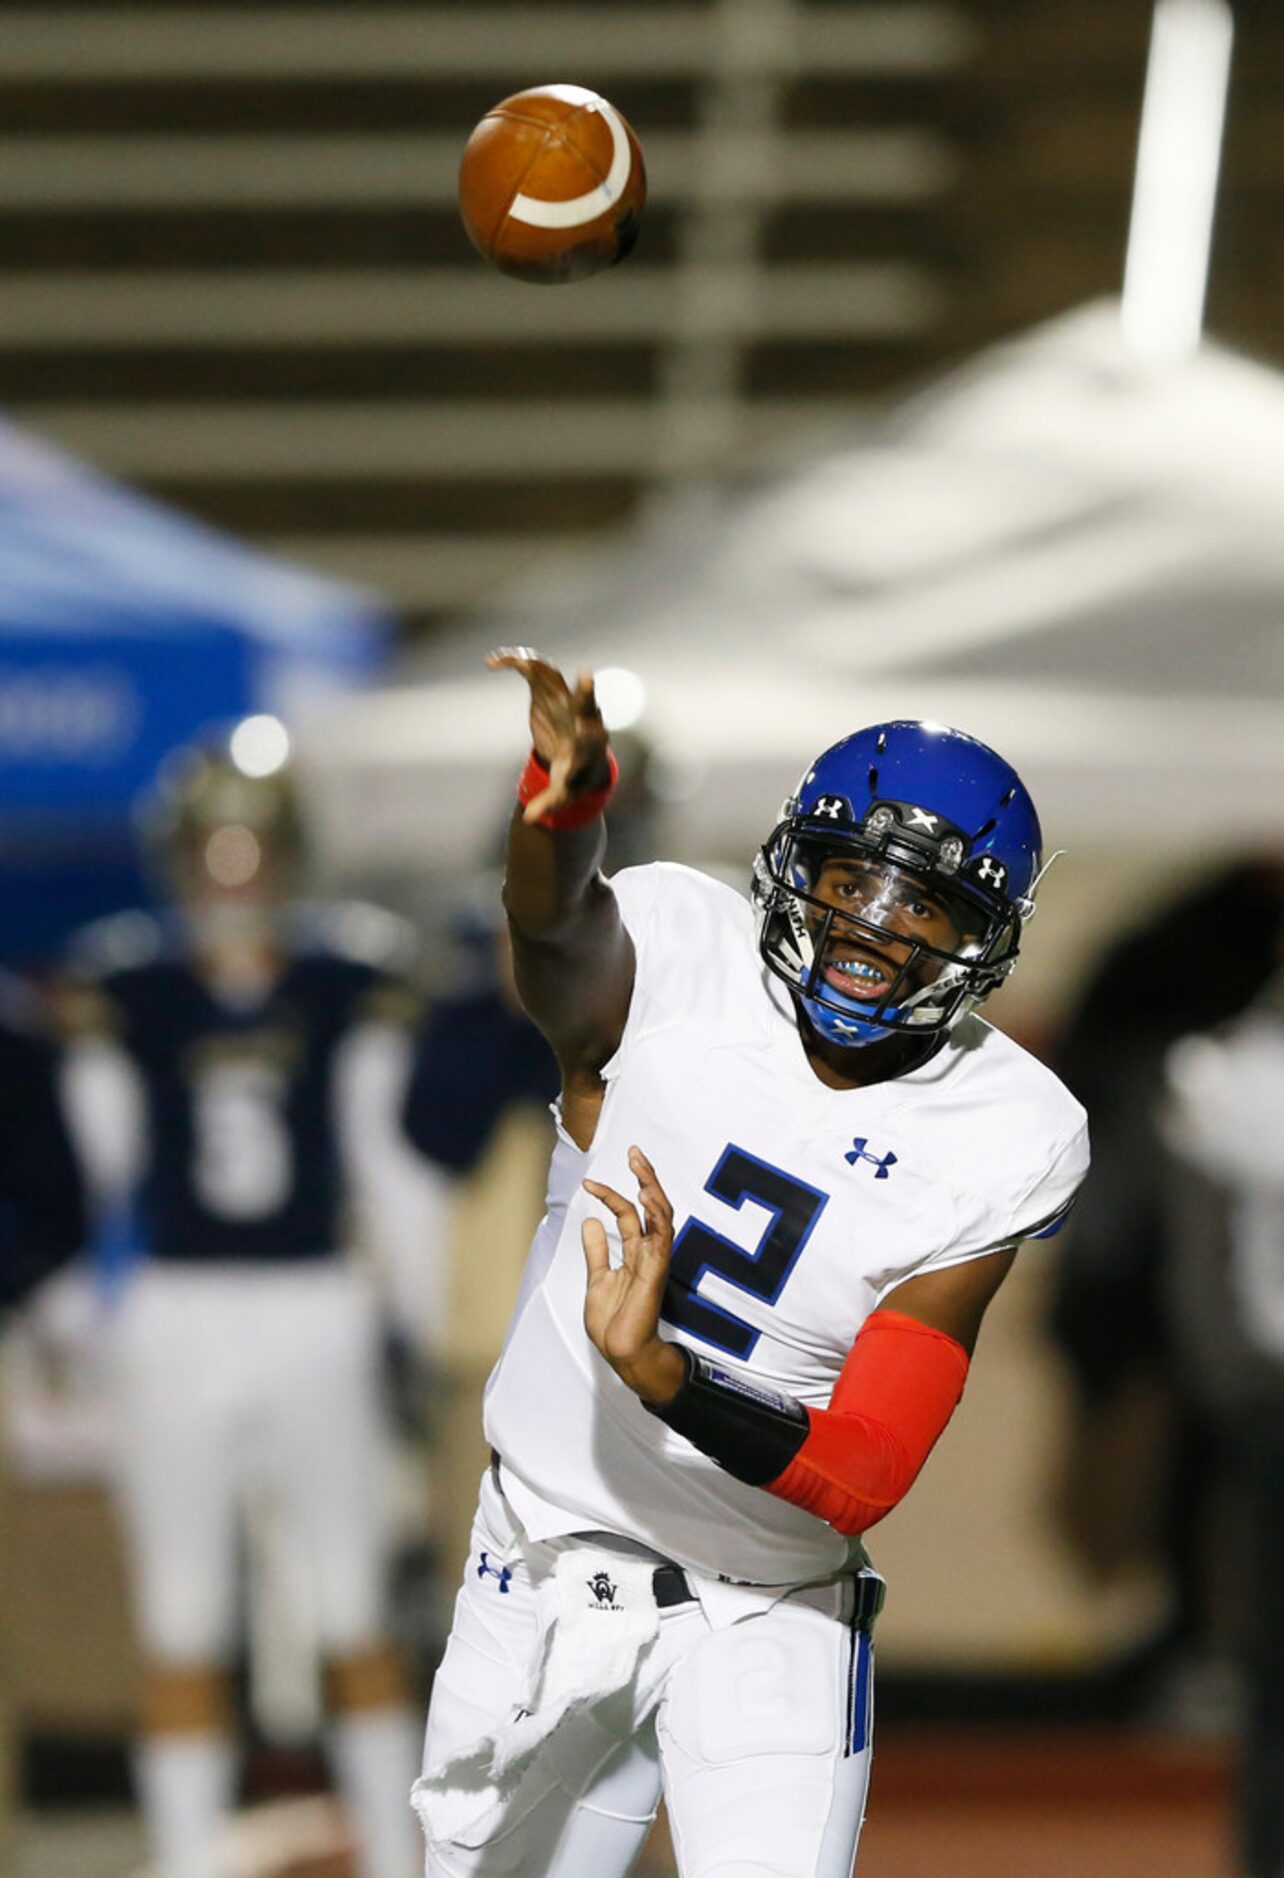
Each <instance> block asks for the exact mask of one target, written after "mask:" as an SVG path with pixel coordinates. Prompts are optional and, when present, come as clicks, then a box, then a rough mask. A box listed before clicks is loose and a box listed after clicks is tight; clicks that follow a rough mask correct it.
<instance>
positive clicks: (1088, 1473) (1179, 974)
mask: <svg viewBox="0 0 1284 1878" xmlns="http://www.w3.org/2000/svg"><path fill="white" fill-rule="evenodd" d="M1282 938H1284V868H1281V867H1280V866H1279V865H1278V864H1277V863H1275V864H1273V863H1271V862H1270V861H1268V860H1267V859H1266V858H1264V857H1261V856H1245V857H1244V858H1242V859H1239V860H1235V861H1233V862H1231V863H1229V864H1227V865H1223V866H1219V867H1217V868H1216V869H1215V870H1213V871H1212V872H1204V873H1201V874H1200V876H1199V877H1198V878H1197V879H1196V880H1195V881H1194V882H1193V883H1191V884H1190V885H1189V886H1188V887H1186V888H1185V889H1184V890H1183V891H1182V892H1181V893H1179V894H1178V895H1177V897H1176V898H1175V899H1172V900H1170V901H1169V902H1168V903H1166V904H1165V905H1163V906H1162V907H1161V908H1160V910H1159V912H1158V913H1157V914H1154V915H1152V916H1151V917H1149V918H1146V919H1144V920H1142V921H1140V922H1139V923H1137V924H1136V925H1134V926H1133V927H1132V929H1131V930H1129V931H1127V932H1125V933H1124V934H1123V935H1122V936H1121V937H1120V938H1118V939H1117V940H1115V941H1114V943H1112V944H1111V945H1110V946H1108V947H1107V949H1106V950H1105V952H1104V953H1103V955H1102V957H1101V959H1100V960H1099V961H1098V962H1097V964H1096V966H1095V967H1094V969H1093V971H1092V973H1091V975H1090V977H1089V979H1088V981H1087V983H1086V985H1085V986H1084V988H1083V990H1082V992H1081V993H1080V995H1079V997H1078V999H1077V1001H1076V1004H1075V1007H1074V1009H1073V1010H1072V1011H1071V1012H1070V1014H1069V1016H1068V1018H1067V1021H1066V1025H1065V1029H1064V1032H1063V1033H1062V1036H1061V1037H1060V1039H1059V1042H1058V1045H1057V1049H1056V1052H1055V1059H1054V1060H1055V1066H1056V1068H1057V1070H1058V1072H1059V1073H1060V1074H1061V1076H1063V1077H1064V1079H1065V1081H1066V1083H1067V1084H1068V1086H1069V1087H1070V1088H1071V1089H1072V1090H1073V1091H1074V1093H1075V1094H1076V1095H1077V1096H1078V1098H1079V1100H1080V1101H1081V1102H1082V1103H1083V1105H1084V1107H1085V1108H1086V1109H1087V1111H1088V1124H1089V1127H1090V1129H1091V1131H1092V1143H1093V1159H1092V1167H1091V1169H1090V1170H1089V1173H1088V1177H1087V1179H1086V1180H1085V1182H1084V1187H1083V1192H1082V1194H1081V1195H1080V1198H1079V1203H1078V1205H1077V1207H1076V1209H1075V1224H1074V1231H1073V1232H1072V1233H1068V1234H1067V1235H1066V1246H1065V1250H1064V1252H1063V1254H1062V1257H1061V1259H1060V1260H1059V1262H1058V1264H1057V1266H1056V1279H1055V1286H1054V1292H1053V1301H1052V1311H1051V1320H1050V1321H1051V1329H1052V1333H1053V1336H1054V1338H1055V1341H1056V1343H1057V1345H1058V1347H1059V1348H1060V1350H1061V1351H1062V1353H1063V1355H1064V1356H1065V1358H1066V1360H1067V1362H1068V1364H1069V1366H1070V1369H1071V1373H1072V1375H1073V1379H1074V1384H1075V1405H1074V1414H1073V1417H1072V1419H1071V1421H1070V1423H1069V1425H1068V1428H1067V1437H1068V1438H1067V1444H1066V1453H1067V1465H1066V1469H1065V1477H1064V1480H1063V1482H1062V1491H1061V1496H1060V1499H1061V1511H1062V1515H1063V1518H1064V1521H1065V1526H1066V1531H1067V1537H1068V1538H1069V1539H1070V1540H1071V1543H1072V1544H1073V1545H1074V1547H1075V1549H1076V1551H1077V1553H1078V1554H1079V1556H1080V1557H1081V1558H1082V1559H1083V1560H1084V1561H1085V1563H1086V1564H1087V1565H1088V1566H1089V1568H1090V1569H1091V1571H1092V1573H1093V1576H1094V1577H1095V1579H1096V1580H1097V1582H1098V1583H1105V1584H1109V1583H1110V1582H1111V1581H1112V1580H1114V1579H1115V1578H1117V1577H1118V1576H1119V1575H1120V1574H1121V1573H1122V1572H1123V1571H1125V1570H1126V1569H1127V1568H1128V1567H1129V1566H1130V1565H1132V1564H1135V1563H1136V1562H1138V1560H1139V1559H1142V1558H1146V1559H1151V1560H1153V1561H1154V1562H1155V1563H1157V1564H1158V1566H1159V1568H1160V1572H1161V1575H1162V1578H1163V1581H1164V1584H1165V1588H1166V1590H1167V1591H1168V1593H1169V1597H1170V1606H1169V1609H1168V1611H1167V1612H1166V1613H1165V1614H1164V1616H1163V1619H1162V1622H1161V1627H1160V1629H1159V1630H1158V1632H1157V1633H1156V1635H1155V1636H1154V1637H1153V1638H1150V1639H1147V1640H1145V1641H1144V1642H1139V1643H1137V1644H1134V1645H1133V1646H1132V1648H1131V1650H1130V1652H1129V1658H1128V1660H1127V1661H1126V1662H1123V1663H1121V1664H1120V1665H1119V1670H1120V1673H1121V1675H1122V1678H1123V1685H1124V1686H1123V1689H1122V1691H1121V1692H1122V1693H1123V1694H1124V1695H1125V1697H1126V1699H1127V1700H1128V1701H1130V1702H1132V1703H1133V1704H1137V1703H1139V1704H1140V1705H1141V1706H1142V1707H1143V1709H1145V1708H1149V1710H1150V1711H1151V1712H1152V1713H1153V1715H1154V1718H1155V1719H1156V1720H1160V1721H1166V1722H1168V1723H1170V1724H1172V1725H1174V1726H1177V1727H1183V1728H1188V1729H1192V1730H1195V1731H1199V1732H1208V1731H1209V1730H1212V1731H1214V1732H1216V1730H1217V1729H1218V1728H1219V1727H1220V1726H1222V1725H1223V1724H1224V1722H1225V1720H1226V1719H1227V1716H1228V1714H1229V1713H1230V1712H1232V1711H1233V1709H1234V1705H1235V1701H1236V1692H1235V1671H1234V1667H1233V1663H1232V1661H1231V1654H1232V1636H1231V1631H1232V1626H1233V1621H1234V1610H1235V1608H1236V1605H1237V1597H1236V1593H1235V1591H1234V1590H1233V1589H1232V1588H1231V1587H1232V1585H1233V1580H1234V1574H1233V1573H1232V1572H1228V1571H1227V1569H1226V1567H1225V1563H1224V1557H1225V1533H1226V1527H1227V1519H1226V1514H1227V1507H1226V1499H1227V1493H1228V1490H1229V1489H1230V1486H1231V1482H1230V1480H1229V1478H1228V1470H1227V1466H1226V1463H1225V1455H1224V1448H1225V1431H1224V1428H1223V1425H1222V1418H1221V1417H1220V1416H1219V1415H1217V1414H1213V1413H1210V1405H1209V1401H1208V1399H1207V1396H1206V1394H1205V1392H1204V1391H1203V1390H1202V1389H1200V1388H1192V1387H1191V1386H1190V1378H1189V1374H1188V1370H1187V1365H1186V1364H1185V1362H1184V1360H1183V1358H1182V1356H1181V1352H1180V1347H1179V1346H1180V1341H1181V1339H1180V1336H1179V1334H1178V1332H1177V1330H1176V1328H1175V1325H1174V1320H1173V1314H1172V1309H1171V1295H1172V1288H1173V1282H1174V1278H1173V1273H1174V1266H1175V1264H1176V1262H1177V1259H1178V1251H1179V1245H1180V1241H1181V1234H1180V1233H1179V1231H1178V1225H1179V1222H1178V1219H1177V1218H1176V1216H1175V1214H1174V1211H1173V1209H1172V1207H1171V1206H1170V1205H1168V1204H1167V1203H1166V1196H1167V1191H1168V1186H1169V1179H1170V1172H1171V1170H1170V1166H1169V1162H1168V1156H1167V1153H1166V1150H1165V1147H1164V1143H1163V1140H1162V1137H1161V1131H1160V1125H1159V1124H1160V1106H1161V1098H1162V1096H1163V1092H1164V1086H1165V1061H1166V1058H1167V1055H1168V1052H1169V1051H1170V1050H1171V1048H1172V1046H1173V1044H1174V1043H1175V1042H1176V1040H1177V1039H1178V1038H1179V1037H1182V1036H1185V1035H1187V1034H1193V1033H1195V1032H1200V1031H1204V1030H1207V1029H1211V1028H1212V1027H1213V1026H1215V1025H1219V1024H1223V1023H1225V1022H1227V1021H1228V1020H1229V1019H1231V1018H1233V1017H1235V1016H1237V1015H1238V1014H1239V1013H1240V1012H1241V1011H1243V1010H1244V1008H1245V1006H1247V1005H1248V1004H1249V1003H1250V1002H1251V1000H1253V999H1254V998H1255V997H1256V996H1257V995H1258V994H1259V993H1260V992H1261V991H1262V989H1263V987H1264V986H1265V985H1266V984H1267V983H1268V981H1269V980H1270V978H1271V977H1272V975H1273V974H1274V973H1275V972H1276V971H1277V970H1278V967H1279V961H1280V956H1281V940H1282Z"/></svg>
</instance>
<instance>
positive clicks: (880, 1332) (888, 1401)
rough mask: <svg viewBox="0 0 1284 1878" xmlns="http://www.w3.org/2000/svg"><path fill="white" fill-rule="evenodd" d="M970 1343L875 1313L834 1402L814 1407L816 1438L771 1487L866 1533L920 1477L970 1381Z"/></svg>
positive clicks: (810, 1437)
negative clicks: (823, 1406)
mask: <svg viewBox="0 0 1284 1878" xmlns="http://www.w3.org/2000/svg"><path fill="white" fill-rule="evenodd" d="M967 1371H968V1357H967V1352H966V1350H964V1348H963V1346H962V1344H960V1343H956V1342H955V1340H954V1338H953V1337H948V1336H946V1334H945V1332H944V1331H942V1330H934V1329H933V1328H932V1327H931V1325H930V1324H920V1323H919V1321H918V1320H917V1318H914V1317H906V1316H904V1315H903V1314H902V1313H901V1312H900V1311H875V1312H874V1313H873V1315H872V1316H871V1317H870V1318H868V1319H867V1321H866V1322H865V1324H864V1325H863V1326H862V1328H861V1331H860V1335H859V1336H858V1337H857V1339H856V1341H855V1343H854V1344H853V1345H852V1349H851V1355H850V1356H849V1357H848V1358H847V1361H846V1363H844V1365H843V1369H842V1374H841V1375H840V1376H839V1378H838V1382H837V1384H836V1385H835V1388H834V1393H833V1396H832V1397H831V1398H830V1403H829V1407H828V1408H825V1409H810V1408H809V1409H808V1410H807V1419H808V1422H809V1424H810V1426H809V1429H808V1433H807V1436H806V1439H805V1440H804V1442H803V1444H802V1446H801V1448H799V1450H798V1452H797V1454H795V1456H794V1458H793V1460H792V1461H790V1463H789V1465H788V1467H786V1468H785V1470H784V1472H783V1473H781V1474H778V1475H777V1476H776V1478H775V1479H774V1480H772V1481H769V1482H768V1483H767V1487H766V1491H767V1492H768V1493H774V1494H776V1495H778V1496H779V1498H780V1499H782V1500H789V1501H791V1502H792V1504H793V1505H794V1506H801V1507H803V1508H804V1509H805V1511H807V1512H808V1513H814V1514H816V1516H817V1517H818V1518H819V1519H824V1520H827V1521H828V1522H829V1524H830V1525H831V1526H833V1527H835V1528H836V1529H837V1530H838V1531H839V1532H841V1533H846V1534H849V1535H851V1534H855V1533H860V1532H864V1531H865V1530H866V1528H867V1527H869V1526H872V1525H873V1524H874V1523H875V1521H876V1520H880V1519H882V1517H883V1515H884V1514H885V1513H890V1512H891V1510H892V1508H893V1507H894V1506H895V1505H896V1503H897V1501H898V1500H901V1499H903V1498H904V1496H905V1494H906V1493H908V1492H909V1489H910V1488H911V1486H912V1485H913V1484H914V1481H915V1480H916V1478H917V1477H918V1473H919V1470H920V1469H921V1467H922V1465H923V1463H924V1461H925V1460H926V1459H927V1457H928V1455H929V1454H930V1453H931V1451H932V1449H933V1447H934V1446H935V1445H936V1442H937V1440H938V1439H939V1437H940V1435H941V1432H942V1430H943V1429H944V1427H945V1424H946V1423H947V1422H948V1421H949V1419H950V1416H951V1415H952V1414H953V1413H954V1409H955V1406H956V1405H957V1403H958V1400H959V1397H960V1396H961V1395H962V1393H963V1384H964V1382H965V1381H966V1379H967Z"/></svg>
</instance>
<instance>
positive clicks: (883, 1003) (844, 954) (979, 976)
mask: <svg viewBox="0 0 1284 1878" xmlns="http://www.w3.org/2000/svg"><path fill="white" fill-rule="evenodd" d="M777 833H778V835H780V831H777ZM755 887H756V898H757V899H758V903H759V906H760V907H761V908H762V912H763V918H762V929H761V936H760V946H761V950H762V954H763V957H764V959H765V960H766V963H767V964H768V965H769V966H770V967H771V969H772V970H773V971H774V972H775V973H776V975H777V976H778V977H779V978H782V979H783V980H784V981H785V983H786V984H787V985H789V986H790V988H791V990H793V991H794V992H795V993H796V995H797V996H798V998H799V1000H800V1001H801V1003H802V1006H803V1009H804V1010H805V1011H806V1013H807V1017H808V1019H809V1021H810V1022H811V1024H812V1026H813V1028H814V1029H815V1030H817V1031H818V1032H819V1033H820V1035H821V1036H823V1037H825V1038H826V1039H827V1040H828V1041H830V1042H833V1043H841V1044H848V1045H856V1046H858V1045H862V1044H867V1043H873V1042H876V1041H877V1040H878V1039H879V1038H880V1037H885V1036H888V1035H890V1034H891V1032H893V1031H908V1032H912V1033H915V1034H917V1035H919V1036H923V1035H927V1034H930V1033H933V1032H936V1031H940V1030H945V1029H947V1028H948V1027H949V1026H950V1025H951V1024H952V1023H954V1022H955V1021H956V1019H957V1018H958V1017H959V1016H960V1015H961V1014H962V1012H963V1009H964V1007H965V1005H970V1004H976V1003H978V1002H979V1001H980V1000H981V998H983V997H985V996H987V995H988V993H989V992H990V991H992V990H993V989H994V987H995V985H996V984H999V983H1000V982H1001V981H1002V979H1003V978H1004V977H1005V976H1006V975H1007V973H1008V972H1009V971H1010V970H1011V969H1012V965H1013V963H1014V962H1015V958H1016V935H1015V931H1014V926H1015V920H1014V919H1013V918H1008V919H1000V918H996V917H995V915H994V914H993V913H992V912H989V911H987V909H985V908H984V907H982V906H981V905H979V904H978V902H977V901H975V900H974V899H972V898H971V897H970V896H969V895H967V894H966V893H963V892H961V891H959V890H957V889H952V888H950V887H948V886H944V885H943V884H942V883H940V882H939V881H933V880H932V879H931V878H930V876H929V875H927V874H926V873H921V872H917V871H913V870H911V869H909V868H907V867H905V866H903V865H902V864H900V863H899V862H895V861H890V860H887V859H886V858H885V857H882V856H880V855H878V854H877V852H875V851H870V852H868V853H864V852H861V851H860V850H859V849H858V848H857V846H856V845H855V844H854V843H853V844H849V843H844V844H843V846H842V847H841V848H835V847H832V846H829V845H827V844H822V843H819V842H817V841H815V840H809V839H807V838H806V837H799V836H797V835H792V834H783V836H782V837H781V838H780V839H779V840H778V839H777V838H776V837H773V839H772V841H771V842H769V843H768V844H767V846H766V848H764V850H763V852H762V854H761V856H760V857H759V862H758V868H757V870H756V878H755Z"/></svg>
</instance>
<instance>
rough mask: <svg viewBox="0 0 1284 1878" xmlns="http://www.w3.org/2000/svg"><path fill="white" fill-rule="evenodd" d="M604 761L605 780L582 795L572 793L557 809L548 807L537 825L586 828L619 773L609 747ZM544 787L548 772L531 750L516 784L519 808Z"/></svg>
mask: <svg viewBox="0 0 1284 1878" xmlns="http://www.w3.org/2000/svg"><path fill="white" fill-rule="evenodd" d="M606 762H607V770H608V774H607V779H606V781H605V782H604V783H603V784H602V785H601V787H600V788H598V789H589V790H587V791H586V792H585V793H584V794H583V795H582V796H576V797H575V798H574V800H573V801H570V802H567V803H565V804H564V805H563V806H562V807H561V808H560V809H552V810H550V812H549V813H548V814H547V815H541V816H540V818H539V826H540V827H541V828H552V829H555V830H558V831H561V830H565V829H570V828H587V827H588V825H589V823H590V822H595V821H596V820H597V818H598V816H599V815H600V814H601V813H602V810H603V809H604V808H605V807H606V805H607V803H608V802H609V801H610V799H611V792H612V790H613V789H614V788H615V782H616V778H617V777H618V776H619V773H620V766H619V764H618V763H617V762H616V760H615V752H614V751H613V750H608V751H607V753H606ZM547 788H548V771H547V770H546V769H545V767H544V765H543V763H541V761H540V759H539V758H538V757H537V756H536V754H535V752H534V750H532V751H531V753H530V755H529V756H528V757H527V759H526V768H525V769H524V770H523V771H522V774H521V779H520V781H519V782H518V784H517V800H518V802H519V803H520V804H521V806H522V808H525V807H526V805H527V803H528V802H533V801H534V800H535V798H536V796H537V795H539V794H540V792H541V790H544V789H547Z"/></svg>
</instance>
